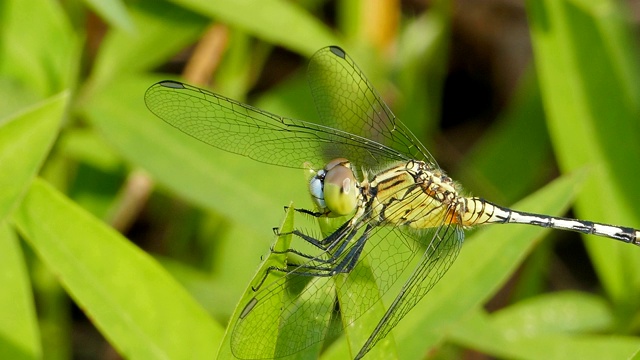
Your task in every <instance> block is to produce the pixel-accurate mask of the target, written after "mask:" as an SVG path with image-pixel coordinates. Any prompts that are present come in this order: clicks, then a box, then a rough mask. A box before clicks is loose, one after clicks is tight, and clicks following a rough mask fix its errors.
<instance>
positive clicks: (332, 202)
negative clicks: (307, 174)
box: [309, 158, 359, 217]
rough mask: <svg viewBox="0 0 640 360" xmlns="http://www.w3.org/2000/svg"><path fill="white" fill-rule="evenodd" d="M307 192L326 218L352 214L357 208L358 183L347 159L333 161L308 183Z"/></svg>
mask: <svg viewBox="0 0 640 360" xmlns="http://www.w3.org/2000/svg"><path fill="white" fill-rule="evenodd" d="M309 191H310V192H311V196H312V198H313V201H314V202H315V203H316V206H318V208H320V209H321V210H322V211H326V212H327V213H328V216H331V217H333V216H344V215H349V214H351V213H353V212H354V211H355V209H356V207H357V206H358V195H359V190H358V182H357V181H356V178H355V175H354V174H353V170H352V169H351V163H350V162H349V160H347V159H343V158H337V159H333V160H331V161H330V162H328V163H327V165H325V167H324V168H323V169H322V170H320V171H318V172H317V173H316V175H315V176H314V177H313V178H312V179H311V181H310V182H309Z"/></svg>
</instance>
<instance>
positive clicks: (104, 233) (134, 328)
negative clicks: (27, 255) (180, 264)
mask: <svg viewBox="0 0 640 360" xmlns="http://www.w3.org/2000/svg"><path fill="white" fill-rule="evenodd" d="M14 218H15V222H16V225H17V227H18V229H19V230H20V233H21V234H22V236H23V237H24V238H25V239H26V240H27V242H28V243H29V245H30V246H31V247H32V248H33V250H34V251H35V252H36V254H38V256H39V257H40V258H41V259H42V260H43V262H44V263H45V264H46V265H47V266H48V267H49V268H50V269H51V270H52V271H53V272H54V273H56V274H57V275H58V277H59V279H60V282H61V283H62V285H63V287H64V288H65V289H66V291H67V292H68V293H69V294H70V296H71V297H72V298H73V299H74V300H75V301H76V303H77V304H78V305H79V306H80V307H81V308H82V309H83V311H85V313H86V314H87V316H88V317H89V318H90V319H91V320H92V321H93V323H94V324H95V325H96V327H97V328H98V329H99V330H100V332H101V333H102V334H103V335H104V336H105V337H106V338H107V339H108V340H109V341H110V343H111V344H112V345H113V346H114V347H115V348H116V349H118V351H119V353H120V354H121V355H122V356H123V357H125V358H130V359H186V358H189V359H201V358H211V357H212V356H213V355H214V354H215V344H217V343H218V342H219V341H220V339H221V338H222V329H221V327H220V326H219V325H217V324H215V323H214V322H213V321H211V319H210V318H209V316H208V315H207V313H206V312H204V311H203V309H202V308H201V307H200V306H199V305H198V304H196V303H195V302H194V301H193V299H192V298H191V297H190V296H189V295H188V294H187V293H186V292H185V290H184V289H183V288H182V287H180V286H179V285H178V284H177V283H176V281H175V280H174V279H173V278H171V277H170V276H169V275H168V274H167V272H166V271H165V270H164V269H163V268H162V267H161V266H160V265H159V264H158V263H157V262H155V261H154V260H153V259H152V258H151V257H150V256H149V255H148V254H146V253H144V252H143V251H141V250H140V249H138V248H136V247H135V246H133V245H132V244H131V243H129V242H128V241H127V240H126V239H125V238H123V237H122V236H121V235H120V234H118V233H117V232H115V231H114V230H113V229H111V228H109V227H107V226H106V225H104V224H103V223H101V222H100V221H98V220H97V219H95V218H93V217H92V216H91V215H89V214H88V213H87V212H86V211H84V210H83V209H81V208H79V207H78V206H77V205H75V204H73V203H72V202H71V201H69V200H68V199H67V198H65V197H64V196H63V195H62V194H60V193H59V192H57V191H56V190H55V189H53V188H52V187H51V186H50V185H48V184H47V183H46V182H44V181H43V180H37V181H35V182H34V183H33V185H32V186H31V189H30V190H29V193H28V194H27V196H26V197H25V199H24V201H23V202H22V205H21V207H20V208H19V209H18V211H17V212H16V214H15V216H14Z"/></svg>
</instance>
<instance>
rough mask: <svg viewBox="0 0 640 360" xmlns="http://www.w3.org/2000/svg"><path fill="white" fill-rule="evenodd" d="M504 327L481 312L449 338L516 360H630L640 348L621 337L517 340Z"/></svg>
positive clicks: (638, 343)
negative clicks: (515, 359)
mask: <svg viewBox="0 0 640 360" xmlns="http://www.w3.org/2000/svg"><path fill="white" fill-rule="evenodd" d="M549 310H552V309H549ZM550 316H552V315H550ZM506 325H507V326H506V327H501V326H500V324H498V323H496V322H493V321H492V319H491V317H490V316H489V315H487V314H486V313H485V312H484V310H477V311H475V312H473V313H472V314H471V316H468V317H466V318H464V319H463V320H462V321H460V322H459V323H458V324H457V326H456V327H455V328H454V329H452V336H451V338H452V340H453V341H454V342H456V343H458V344H461V345H464V346H467V347H471V348H474V349H477V350H480V351H482V352H483V353H486V354H490V355H493V356H496V357H499V358H517V359H545V360H546V359H552V360H555V359H557V360H562V359H629V358H632V357H633V356H635V354H636V353H637V351H638V347H640V340H638V339H637V338H631V337H624V336H612V335H566V334H557V333H550V334H544V335H539V336H530V337H520V336H518V335H514V334H513V333H512V331H511V329H510V326H508V324H506Z"/></svg>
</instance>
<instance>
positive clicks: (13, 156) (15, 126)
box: [0, 93, 69, 221]
mask: <svg viewBox="0 0 640 360" xmlns="http://www.w3.org/2000/svg"><path fill="white" fill-rule="evenodd" d="M68 100H69V96H68V94H67V93H62V94H60V95H58V96H55V97H53V98H51V99H49V100H47V101H43V102H42V103H40V104H38V105H36V106H33V107H32V108H30V109H28V110H25V111H24V112H22V113H21V114H18V115H15V116H14V117H13V118H10V119H6V120H5V121H0V221H2V219H4V218H5V217H6V216H7V215H8V214H9V213H10V212H11V210H12V209H13V208H14V207H15V206H16V205H17V203H18V202H19V200H20V198H21V197H22V196H23V195H24V193H25V192H26V191H27V189H28V187H29V184H30V182H31V179H32V178H33V177H34V176H35V175H36V173H37V172H38V169H40V166H41V165H42V162H43V161H44V159H45V158H46V156H47V154H48V153H49V149H50V148H51V145H52V144H53V141H54V139H55V138H56V136H57V134H58V127H59V126H60V122H61V121H62V115H63V113H64V110H65V108H66V106H67V101H68Z"/></svg>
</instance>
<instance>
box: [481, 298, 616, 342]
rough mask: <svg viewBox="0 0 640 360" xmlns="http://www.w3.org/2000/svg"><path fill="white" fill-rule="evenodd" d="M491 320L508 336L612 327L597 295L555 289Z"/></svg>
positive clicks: (587, 330) (603, 302) (530, 335)
mask: <svg viewBox="0 0 640 360" xmlns="http://www.w3.org/2000/svg"><path fill="white" fill-rule="evenodd" d="M492 322H493V323H494V324H495V325H496V326H498V327H500V328H501V329H503V330H502V331H503V332H505V333H507V332H508V333H509V335H510V336H511V337H518V336H519V337H533V336H536V335H538V334H539V335H549V334H554V333H570V332H597V331H606V330H609V329H611V326H612V325H613V314H612V313H611V308H610V307H609V306H608V304H606V302H605V301H604V300H603V299H602V298H600V297H597V296H594V295H590V294H587V293H578V292H558V293H553V294H548V295H541V296H537V297H535V298H531V299H527V300H524V301H521V302H519V303H517V304H514V305H512V306H509V307H507V308H505V309H503V310H500V311H498V312H496V313H494V314H492Z"/></svg>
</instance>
